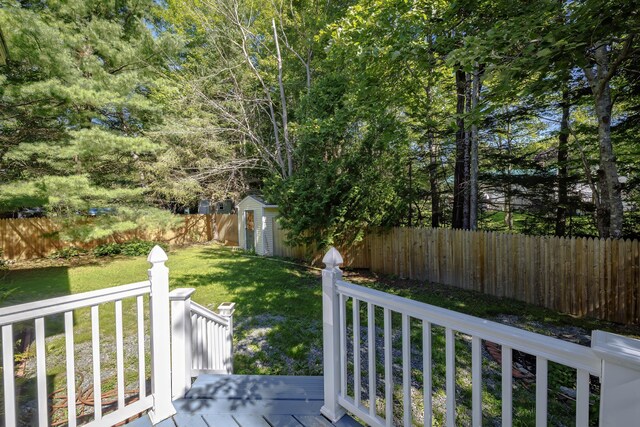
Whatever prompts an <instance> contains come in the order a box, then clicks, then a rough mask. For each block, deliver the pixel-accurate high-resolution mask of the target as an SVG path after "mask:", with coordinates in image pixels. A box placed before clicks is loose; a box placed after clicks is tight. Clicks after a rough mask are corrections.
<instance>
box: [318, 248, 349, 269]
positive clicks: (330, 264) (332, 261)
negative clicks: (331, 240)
mask: <svg viewBox="0 0 640 427" xmlns="http://www.w3.org/2000/svg"><path fill="white" fill-rule="evenodd" d="M322 262H323V263H324V265H326V267H327V268H329V269H331V268H335V267H338V266H339V265H340V264H342V263H343V262H344V261H343V260H342V255H340V252H338V250H337V249H336V248H334V247H333V246H331V248H329V251H328V252H327V253H326V255H325V256H324V258H322Z"/></svg>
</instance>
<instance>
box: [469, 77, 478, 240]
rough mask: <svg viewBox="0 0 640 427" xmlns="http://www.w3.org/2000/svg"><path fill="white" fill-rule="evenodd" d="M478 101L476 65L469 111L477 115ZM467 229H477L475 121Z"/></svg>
mask: <svg viewBox="0 0 640 427" xmlns="http://www.w3.org/2000/svg"><path fill="white" fill-rule="evenodd" d="M479 99H480V66H479V65H478V64H476V66H475V69H474V70H473V82H472V87H471V110H472V111H474V112H475V114H477V112H476V110H477V108H478V101H479ZM469 187H470V188H469V228H470V229H471V230H476V229H477V228H478V124H477V123H476V120H474V121H473V124H472V125H471V147H470V165H469Z"/></svg>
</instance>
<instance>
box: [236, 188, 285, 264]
mask: <svg viewBox="0 0 640 427" xmlns="http://www.w3.org/2000/svg"><path fill="white" fill-rule="evenodd" d="M237 210H238V219H239V221H238V244H239V245H240V247H241V248H242V249H245V250H248V251H250V250H255V252H256V253H257V254H258V255H273V227H274V221H275V218H276V216H278V205H271V204H269V203H267V202H265V201H264V199H263V198H262V197H260V196H253V195H252V196H247V197H245V198H244V199H242V201H241V202H240V203H238V209H237Z"/></svg>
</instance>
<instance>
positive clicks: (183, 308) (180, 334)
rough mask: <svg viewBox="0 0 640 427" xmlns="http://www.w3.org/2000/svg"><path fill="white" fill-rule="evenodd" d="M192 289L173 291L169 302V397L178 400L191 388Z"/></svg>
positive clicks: (193, 290)
mask: <svg viewBox="0 0 640 427" xmlns="http://www.w3.org/2000/svg"><path fill="white" fill-rule="evenodd" d="M194 292H195V289H193V288H180V289H175V290H173V291H171V292H170V293H169V300H170V301H171V396H172V397H173V398H174V399H180V398H182V397H184V396H185V394H186V393H187V391H189V389H190V388H191V295H192V294H193V293H194Z"/></svg>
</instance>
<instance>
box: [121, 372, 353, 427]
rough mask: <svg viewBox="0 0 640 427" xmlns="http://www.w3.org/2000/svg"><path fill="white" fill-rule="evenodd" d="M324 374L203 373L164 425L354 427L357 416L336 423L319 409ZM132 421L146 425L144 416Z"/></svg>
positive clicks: (182, 426) (322, 393)
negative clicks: (319, 375) (304, 375)
mask: <svg viewBox="0 0 640 427" xmlns="http://www.w3.org/2000/svg"><path fill="white" fill-rule="evenodd" d="M323 403H324V392H323V379H322V377H303V376H260V375H199V376H198V378H197V379H196V380H195V382H194V383H193V385H192V387H191V390H189V392H188V393H187V395H186V396H185V397H184V398H183V399H178V400H175V401H174V402H173V405H174V407H175V408H176V411H177V414H176V415H174V416H173V418H172V419H169V420H165V422H163V423H161V424H160V425H161V426H162V427H174V426H175V427H187V426H193V427H331V426H338V427H354V426H360V425H361V424H359V423H357V422H356V421H355V420H353V418H351V417H349V416H345V417H343V418H342V419H341V420H339V421H338V422H336V423H334V424H332V423H331V422H329V421H328V420H327V419H326V418H324V417H323V416H322V415H321V414H320V408H321V407H322V404H323ZM138 423H140V425H135V424H134V423H130V424H128V427H148V426H147V424H144V421H138Z"/></svg>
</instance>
